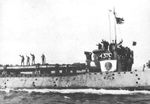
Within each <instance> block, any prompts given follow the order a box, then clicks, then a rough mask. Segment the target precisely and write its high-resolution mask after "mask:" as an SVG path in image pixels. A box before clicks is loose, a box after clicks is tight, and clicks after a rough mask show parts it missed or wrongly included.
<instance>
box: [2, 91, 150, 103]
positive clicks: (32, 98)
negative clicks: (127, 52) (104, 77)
mask: <svg viewBox="0 0 150 104" xmlns="http://www.w3.org/2000/svg"><path fill="white" fill-rule="evenodd" d="M0 104H150V91H144V90H143V91H137V90H136V91H128V90H104V89H100V90H96V89H77V90H75V89H64V90H54V89H18V90H12V89H5V90H4V89H0Z"/></svg>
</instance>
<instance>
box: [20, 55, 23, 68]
mask: <svg viewBox="0 0 150 104" xmlns="http://www.w3.org/2000/svg"><path fill="white" fill-rule="evenodd" d="M19 56H20V57H21V66H22V65H24V56H23V55H19Z"/></svg>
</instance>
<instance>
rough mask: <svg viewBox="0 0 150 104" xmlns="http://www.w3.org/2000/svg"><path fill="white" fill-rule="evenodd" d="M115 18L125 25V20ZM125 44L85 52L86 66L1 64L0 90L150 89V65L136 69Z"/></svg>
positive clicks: (103, 45) (100, 45)
mask: <svg viewBox="0 0 150 104" xmlns="http://www.w3.org/2000/svg"><path fill="white" fill-rule="evenodd" d="M114 16H115V19H116V24H122V22H123V21H124V19H123V18H119V17H116V13H114ZM122 43H123V41H120V42H119V43H117V39H115V41H112V42H108V41H106V40H102V41H101V42H100V43H98V44H97V46H98V48H97V49H96V50H93V51H92V52H89V51H85V52H84V54H85V57H86V61H85V63H73V64H48V63H45V64H36V63H35V64H33V65H0V89H6V88H13V89H24V88H27V89H44V88H51V89H79V88H80V89H83V88H94V89H128V90H135V89H138V90H150V70H149V69H150V62H148V63H147V64H146V65H145V66H144V67H143V69H134V70H133V68H132V65H133V64H134V52H133V50H131V49H130V48H129V47H127V46H123V45H122ZM133 45H136V42H133Z"/></svg>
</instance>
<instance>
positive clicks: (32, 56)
mask: <svg viewBox="0 0 150 104" xmlns="http://www.w3.org/2000/svg"><path fill="white" fill-rule="evenodd" d="M30 55H31V59H32V61H31V65H35V55H34V54H31V53H30ZM19 56H20V57H21V66H23V65H24V62H25V56H24V55H19ZM41 59H42V65H44V64H46V57H45V55H44V54H42V56H41ZM26 65H30V57H29V56H27V55H26Z"/></svg>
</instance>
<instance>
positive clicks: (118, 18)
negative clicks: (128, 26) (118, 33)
mask: <svg viewBox="0 0 150 104" xmlns="http://www.w3.org/2000/svg"><path fill="white" fill-rule="evenodd" d="M115 18H116V23H117V24H123V23H124V19H123V18H120V17H116V16H115Z"/></svg>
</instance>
